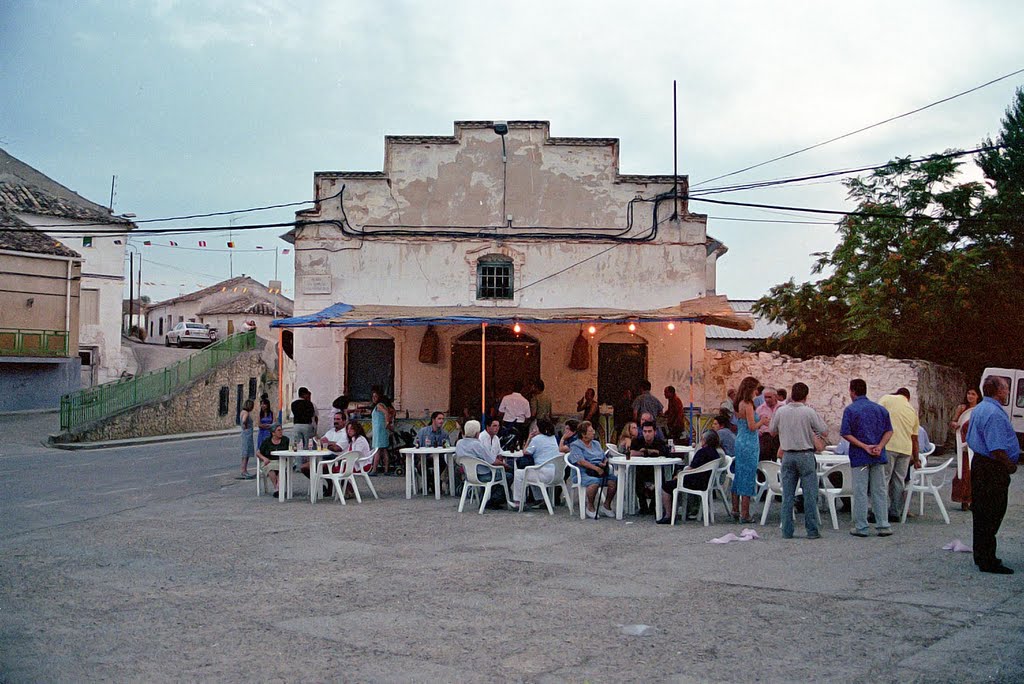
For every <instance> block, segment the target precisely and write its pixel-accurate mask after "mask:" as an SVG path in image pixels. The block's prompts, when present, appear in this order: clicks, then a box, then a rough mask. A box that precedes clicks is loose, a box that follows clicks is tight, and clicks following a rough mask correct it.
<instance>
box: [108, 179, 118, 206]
mask: <svg viewBox="0 0 1024 684" xmlns="http://www.w3.org/2000/svg"><path fill="white" fill-rule="evenodd" d="M116 180H117V176H111V177H110V206H109V207H107V208H108V209H110V211H111V213H113V211H114V181H116Z"/></svg>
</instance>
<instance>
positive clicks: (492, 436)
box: [479, 418, 501, 458]
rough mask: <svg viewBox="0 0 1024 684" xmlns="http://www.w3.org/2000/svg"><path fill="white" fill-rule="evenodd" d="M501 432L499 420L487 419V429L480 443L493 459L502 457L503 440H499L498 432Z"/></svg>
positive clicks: (481, 434)
mask: <svg viewBox="0 0 1024 684" xmlns="http://www.w3.org/2000/svg"><path fill="white" fill-rule="evenodd" d="M500 431H501V421H500V420H498V419H497V418H488V419H487V429H486V430H484V431H483V432H481V433H480V437H479V439H480V443H481V444H483V445H484V448H486V449H487V451H488V453H490V454H491V457H492V458H497V457H498V456H500V455H501V440H500V439H498V432H500Z"/></svg>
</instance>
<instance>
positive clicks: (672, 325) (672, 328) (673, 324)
mask: <svg viewBox="0 0 1024 684" xmlns="http://www.w3.org/2000/svg"><path fill="white" fill-rule="evenodd" d="M668 329H669V331H672V330H675V329H676V324H675V323H673V322H672V321H669V322H668Z"/></svg>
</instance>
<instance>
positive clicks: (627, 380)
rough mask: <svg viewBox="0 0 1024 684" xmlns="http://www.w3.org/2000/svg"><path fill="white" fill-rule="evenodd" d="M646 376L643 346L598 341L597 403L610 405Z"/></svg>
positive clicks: (633, 388)
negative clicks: (599, 342)
mask: <svg viewBox="0 0 1024 684" xmlns="http://www.w3.org/2000/svg"><path fill="white" fill-rule="evenodd" d="M646 377H647V345H646V344H645V343H642V344H635V343H619V342H602V343H601V344H599V345H598V346H597V400H598V401H600V402H601V403H602V404H612V405H614V404H615V403H616V402H618V401H619V399H621V398H622V393H623V392H625V391H626V390H627V389H628V390H633V393H634V395H635V394H636V388H637V385H639V384H640V381H641V380H643V379H644V378H646Z"/></svg>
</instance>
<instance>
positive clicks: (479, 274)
mask: <svg viewBox="0 0 1024 684" xmlns="http://www.w3.org/2000/svg"><path fill="white" fill-rule="evenodd" d="M512 292H513V273H512V262H511V261H507V260H483V259H481V260H480V261H478V262H477V264H476V298H477V299H512Z"/></svg>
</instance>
